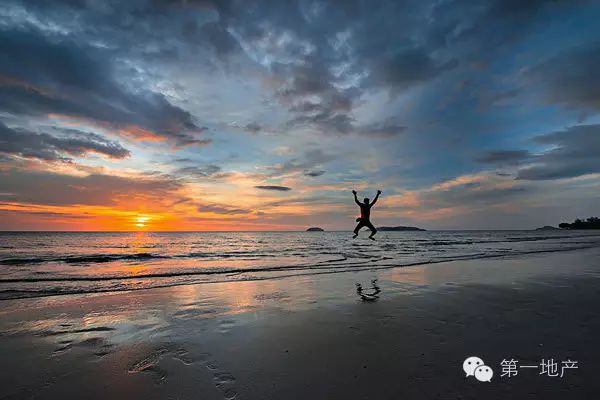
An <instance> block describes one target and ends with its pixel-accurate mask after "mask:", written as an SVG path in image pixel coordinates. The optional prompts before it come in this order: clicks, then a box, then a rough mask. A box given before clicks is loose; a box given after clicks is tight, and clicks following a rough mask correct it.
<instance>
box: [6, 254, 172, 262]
mask: <svg viewBox="0 0 600 400" xmlns="http://www.w3.org/2000/svg"><path fill="white" fill-rule="evenodd" d="M154 258H156V259H158V258H169V257H168V256H160V255H156V254H150V253H135V254H90V255H83V256H65V257H38V258H4V259H2V260H0V264H5V265H25V264H42V263H46V262H63V263H67V264H84V263H105V262H110V261H119V260H149V259H154Z"/></svg>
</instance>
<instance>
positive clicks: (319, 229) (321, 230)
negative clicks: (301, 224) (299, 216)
mask: <svg viewBox="0 0 600 400" xmlns="http://www.w3.org/2000/svg"><path fill="white" fill-rule="evenodd" d="M324 231H325V229H323V228H319V227H318V226H313V227H311V228H308V229H307V230H306V232H324Z"/></svg>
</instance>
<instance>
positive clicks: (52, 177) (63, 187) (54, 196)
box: [0, 171, 181, 206]
mask: <svg viewBox="0 0 600 400" xmlns="http://www.w3.org/2000/svg"><path fill="white" fill-rule="evenodd" d="M0 177H1V179H2V187H3V190H5V191H6V192H8V193H10V194H11V196H10V197H9V199H10V201H15V202H20V203H31V204H45V205H61V206H65V205H96V206H114V205H117V204H119V203H121V202H132V201H137V202H140V203H145V202H147V203H148V204H153V203H157V204H159V203H162V202H163V201H165V200H167V199H172V198H173V196H174V195H175V194H176V192H177V190H178V189H180V187H181V186H180V184H179V183H177V182H176V181H173V180H170V179H167V178H164V179H163V178H148V177H131V178H129V177H119V176H111V175H98V174H97V175H88V176H72V175H62V174H55V173H40V172H16V171H13V172H11V173H4V174H2V175H0Z"/></svg>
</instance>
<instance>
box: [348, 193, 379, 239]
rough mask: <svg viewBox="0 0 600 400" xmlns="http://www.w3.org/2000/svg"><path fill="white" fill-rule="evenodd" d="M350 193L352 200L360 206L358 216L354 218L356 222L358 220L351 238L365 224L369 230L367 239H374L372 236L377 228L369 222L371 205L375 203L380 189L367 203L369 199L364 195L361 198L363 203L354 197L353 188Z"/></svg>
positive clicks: (355, 235)
mask: <svg viewBox="0 0 600 400" xmlns="http://www.w3.org/2000/svg"><path fill="white" fill-rule="evenodd" d="M352 194H354V202H355V203H356V204H358V206H359V207H360V218H356V222H358V225H356V228H354V236H352V238H353V239H354V238H355V237H357V236H358V231H359V230H360V228H362V227H364V226H366V227H367V228H369V229H370V230H371V234H370V235H369V239H371V240H375V238H374V237H373V236H375V234H376V233H377V229H375V227H374V226H373V224H372V223H371V207H373V206H374V205H375V203H377V199H378V198H379V195H380V194H381V190H378V191H377V196H375V198H374V199H373V202H372V203H369V199H368V198H366V197H365V198H364V200H363V201H364V203H361V202H360V201H358V197H356V190H353V191H352Z"/></svg>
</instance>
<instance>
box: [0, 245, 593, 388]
mask: <svg viewBox="0 0 600 400" xmlns="http://www.w3.org/2000/svg"><path fill="white" fill-rule="evenodd" d="M599 256H600V249H597V248H596V249H588V250H578V251H566V252H555V253H541V254H533V255H523V256H518V257H505V258H490V259H485V260H470V261H454V262H448V263H439V264H431V265H424V266H414V267H404V268H394V269H384V270H376V271H358V272H345V273H336V274H323V275H310V276H296V277H288V278H282V279H269V280H257V281H246V282H227V283H209V284H196V285H182V286H176V287H171V288H157V289H148V290H139V291H129V292H122V293H102V294H94V295H66V296H53V297H44V298H39V299H20V300H7V301H3V302H2V311H1V313H0V327H1V332H2V339H1V340H0V349H1V354H2V355H3V356H4V357H3V359H4V362H5V368H3V370H4V372H3V373H2V374H1V375H0V398H2V399H17V398H18V399H21V398H32V399H34V398H35V399H59V398H61V399H64V398H86V399H105V398H112V399H125V398H146V399H192V398H201V399H234V398H236V399H307V398H312V399H334V398H335V399H338V398H339V399H367V398H368V399H372V398H378V399H401V398H402V399H456V398H465V399H501V398H507V397H510V398H545V399H559V398H560V399H564V398H569V399H583V398H594V397H597V396H598V394H600V382H599V381H598V380H597V379H596V377H595V372H596V370H597V368H596V366H595V362H596V361H597V360H598V359H599V357H600V345H599V342H598V335H599V334H600V318H599V317H598V313H597V305H598V304H600V291H598V284H599V283H600V270H598V260H599V259H600V258H599ZM372 279H378V285H379V286H380V287H381V290H382V292H381V294H380V298H379V299H378V300H377V301H373V302H363V301H361V300H360V298H359V297H358V296H357V295H356V291H355V284H356V283H361V284H362V285H363V286H365V288H367V287H369V285H370V281H371V280H372ZM468 356H478V357H480V358H481V359H482V360H484V362H485V363H486V365H489V366H490V367H491V368H492V369H493V370H494V376H493V378H492V379H491V382H489V383H488V382H479V381H477V380H476V379H475V378H474V377H465V373H464V372H463V368H462V363H463V360H464V359H465V358H466V357H468ZM503 359H514V360H517V362H518V365H520V366H522V365H529V366H530V367H531V368H518V374H517V375H515V376H511V377H508V376H501V375H502V367H501V362H502V360H503ZM549 359H553V360H555V361H556V362H557V364H558V375H559V376H549V374H547V373H546V374H544V373H542V372H543V371H542V369H541V367H540V363H541V362H542V360H549ZM564 360H572V361H577V366H578V368H577V369H574V368H573V369H567V370H564V371H563V370H562V369H561V362H562V361H564ZM534 365H537V366H538V367H536V368H534V367H533V366H534ZM561 372H563V376H562V377H560V374H561ZM550 375H552V374H550Z"/></svg>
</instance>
